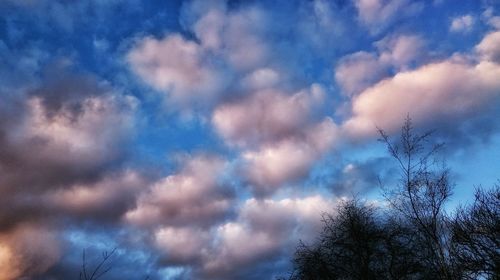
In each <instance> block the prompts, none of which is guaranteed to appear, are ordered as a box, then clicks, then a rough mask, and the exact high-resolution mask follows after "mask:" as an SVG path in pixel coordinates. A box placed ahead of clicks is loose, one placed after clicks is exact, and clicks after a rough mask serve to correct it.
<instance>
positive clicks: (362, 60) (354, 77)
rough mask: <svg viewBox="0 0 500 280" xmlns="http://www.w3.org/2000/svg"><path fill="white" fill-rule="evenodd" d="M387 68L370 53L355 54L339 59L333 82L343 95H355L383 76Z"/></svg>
mask: <svg viewBox="0 0 500 280" xmlns="http://www.w3.org/2000/svg"><path fill="white" fill-rule="evenodd" d="M386 72H387V66H386V65H384V64H383V63H382V62H380V61H379V58H378V57H377V56H376V55H374V54H371V53H367V52H357V53H354V54H351V55H348V56H345V57H344V58H342V59H341V61H340V63H339V65H338V66H337V67H336V68H335V80H336V81H337V83H338V84H339V85H340V86H341V88H342V91H343V93H345V94H347V95H348V96H352V95H355V94H357V93H359V92H361V91H362V90H364V89H366V88H367V87H369V86H371V85H372V84H374V83H376V82H378V81H379V80H380V79H382V78H383V77H384V76H385V73H386Z"/></svg>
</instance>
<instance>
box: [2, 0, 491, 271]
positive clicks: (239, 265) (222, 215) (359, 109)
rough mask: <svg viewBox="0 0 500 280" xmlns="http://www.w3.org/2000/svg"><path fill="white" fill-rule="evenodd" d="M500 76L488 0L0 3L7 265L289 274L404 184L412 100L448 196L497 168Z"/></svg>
mask: <svg viewBox="0 0 500 280" xmlns="http://www.w3.org/2000/svg"><path fill="white" fill-rule="evenodd" d="M498 77H500V3H498V2H497V1H494V0H481V1H466V0H461V1H456V0H434V1H430V0H429V1H417V0H337V1H326V0H308V1H305V0H304V1H298V0H297V1H285V0H283V1H279V0H278V1H257V0H255V1H223V0H220V1H201V0H198V1H139V0H130V1H121V0H105V1H97V0H89V1H76V2H75V1H62V0H61V1H48V0H47V1H45V0H39V1H35V0H22V1H14V0H4V1H0V98H1V101H0V194H1V195H0V280H3V279H14V278H18V277H22V276H27V277H35V278H36V279H66V278H71V277H76V276H75V275H77V274H78V272H79V269H80V258H81V252H82V250H84V249H86V250H87V252H88V255H89V256H90V260H89V261H90V262H95V261H96V260H97V259H96V258H98V257H99V256H100V252H101V251H103V250H110V248H114V247H116V248H118V251H117V254H116V258H115V260H114V263H113V265H114V268H113V270H111V271H110V273H109V275H108V276H109V279H136V278H139V279H140V278H144V277H145V276H146V275H149V276H150V279H271V278H272V277H274V276H277V275H283V274H285V273H286V272H287V271H288V269H289V268H290V262H289V261H290V257H291V256H292V253H293V250H294V248H295V246H296V245H297V244H298V241H299V240H304V241H308V240H313V239H314V236H315V234H316V233H317V232H318V230H319V229H320V228H321V222H320V214H321V213H322V212H325V211H329V212H331V211H333V209H335V205H336V204H337V203H338V201H339V200H340V199H343V198H344V197H349V196H352V195H356V196H357V197H361V198H363V199H366V200H368V201H372V202H375V203H380V202H381V201H382V198H381V196H380V189H379V184H378V182H379V179H381V180H382V181H383V182H384V183H386V184H387V185H389V186H390V185H394V184H397V176H398V175H397V169H396V166H395V165H394V162H392V161H391V159H390V158H389V157H388V155H387V153H386V151H385V147H384V146H383V145H382V144H381V143H379V142H377V138H378V135H377V129H376V128H377V126H378V127H380V128H383V129H384V130H385V131H387V132H388V133H389V134H390V135H392V136H393V137H397V134H398V132H399V128H400V127H401V125H402V122H403V121H404V119H405V117H406V116H407V115H410V116H411V118H412V120H413V124H414V126H415V129H416V130H417V131H426V130H435V131H436V132H435V134H434V135H433V137H434V138H433V139H435V141H439V142H444V143H445V148H444V149H443V150H442V151H441V152H440V154H439V156H440V157H442V158H444V159H445V160H446V162H447V166H448V167H449V168H450V169H451V174H452V178H453V182H454V184H455V190H454V196H453V199H452V200H451V201H450V202H449V205H448V207H449V209H450V211H452V209H453V208H454V207H455V206H457V205H459V204H460V203H467V202H468V201H470V199H471V198H472V193H473V190H474V187H475V186H480V185H482V186H484V187H489V186H492V185H493V184H494V183H495V182H497V180H498V178H499V177H498V170H496V168H497V165H498V158H500V134H499V133H498V131H499V130H498V129H499V124H498V121H497V120H498V119H499V117H500V115H499V114H500V110H499V108H500V79H498ZM92 256H94V258H92ZM33 263H36V265H33Z"/></svg>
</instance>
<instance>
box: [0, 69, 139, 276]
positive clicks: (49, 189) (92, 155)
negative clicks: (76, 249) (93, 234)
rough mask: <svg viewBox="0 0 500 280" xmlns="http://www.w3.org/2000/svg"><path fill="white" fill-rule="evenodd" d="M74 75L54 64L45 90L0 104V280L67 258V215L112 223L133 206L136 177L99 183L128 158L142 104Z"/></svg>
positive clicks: (35, 89) (29, 91)
mask: <svg viewBox="0 0 500 280" xmlns="http://www.w3.org/2000/svg"><path fill="white" fill-rule="evenodd" d="M62 70H64V72H60V71H62ZM69 72H71V71H70V70H69V68H62V69H61V68H58V67H56V68H55V69H52V70H51V71H48V72H47V73H46V77H45V78H43V79H42V83H41V84H40V85H37V86H35V87H32V88H30V87H27V88H25V89H24V91H21V92H19V93H18V94H16V95H7V97H6V98H5V102H3V103H2V105H1V106H0V116H1V121H0V145H1V148H0V193H1V196H0V197H1V198H0V205H1V206H0V213H1V214H0V247H1V248H2V249H1V250H0V251H1V253H0V255H1V259H2V260H1V262H2V265H1V267H2V271H1V273H0V275H1V277H6V278H5V279H13V278H17V277H24V276H33V275H36V274H39V273H43V272H45V271H46V270H47V269H48V268H49V267H51V266H52V265H54V264H55V263H56V262H57V261H58V260H59V257H60V255H61V254H62V253H61V250H60V247H61V244H60V242H59V238H58V236H59V235H60V234H61V233H60V232H58V230H57V228H58V227H59V226H60V223H64V221H65V220H66V219H67V218H70V219H78V218H79V217H81V218H84V217H86V218H88V219H91V220H93V221H94V220H96V219H95V218H96V217H103V220H105V219H106V218H105V217H108V218H109V220H113V219H115V218H116V216H117V215H120V214H117V211H118V212H119V211H123V210H120V209H123V208H122V206H120V204H123V203H125V204H127V203H129V202H130V196H128V197H129V198H127V195H126V194H127V193H128V192H130V190H127V188H128V186H127V185H126V184H128V183H130V184H131V185H134V182H132V181H134V180H135V179H133V178H131V177H125V178H124V179H123V181H120V180H121V179H122V177H121V176H122V174H119V175H115V178H113V179H111V178H106V179H103V180H104V181H101V179H102V178H103V177H106V176H108V175H107V174H108V172H110V171H111V170H113V169H114V166H115V165H117V164H119V162H121V161H123V159H124V158H125V157H126V153H127V151H126V150H125V149H123V145H126V144H127V143H129V142H130V139H131V138H132V137H133V130H134V123H135V119H134V114H135V111H136V108H137V105H138V101H137V100H136V99H135V98H133V97H129V96H125V95H121V94H119V93H117V92H114V91H113V90H111V88H110V87H109V86H107V85H105V84H100V83H99V82H97V80H96V79H95V78H92V77H90V76H87V75H80V74H67V73H69ZM61 73H64V74H61ZM54 75H58V76H57V79H56V78H55V76H54ZM110 176H111V175H110ZM115 180H116V182H115ZM121 183H124V184H125V187H123V189H121V187H122V185H121ZM135 183H136V185H137V184H138V182H135ZM130 188H132V187H130ZM122 190H123V191H122ZM118 191H120V192H118ZM124 194H125V195H124ZM127 199H128V201H129V202H124V201H127ZM123 207H125V206H123ZM112 213H115V216H114V217H112V216H113V214H112ZM59 218H60V220H59ZM5 269H6V270H7V271H4V270H5Z"/></svg>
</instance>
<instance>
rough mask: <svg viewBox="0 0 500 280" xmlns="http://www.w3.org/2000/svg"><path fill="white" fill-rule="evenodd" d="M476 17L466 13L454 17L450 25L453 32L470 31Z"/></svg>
mask: <svg viewBox="0 0 500 280" xmlns="http://www.w3.org/2000/svg"><path fill="white" fill-rule="evenodd" d="M474 22H475V19H474V17H473V16H472V15H464V16H459V17H456V18H453V20H452V21H451V25H450V31H452V32H469V31H471V30H472V28H473V27H474Z"/></svg>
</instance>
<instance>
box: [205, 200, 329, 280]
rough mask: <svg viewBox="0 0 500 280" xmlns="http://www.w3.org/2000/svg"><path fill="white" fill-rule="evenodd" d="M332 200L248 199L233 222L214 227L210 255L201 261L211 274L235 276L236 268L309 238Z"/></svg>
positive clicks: (269, 257)
mask: <svg viewBox="0 0 500 280" xmlns="http://www.w3.org/2000/svg"><path fill="white" fill-rule="evenodd" d="M332 209H333V202H332V201H330V200H326V199H324V198H322V197H320V196H309V197H304V198H295V199H293V198H289V199H282V200H271V199H265V200H257V199H254V198H252V199H249V200H247V201H246V202H245V203H244V205H243V206H242V208H241V210H240V212H239V215H238V218H237V220H236V221H232V222H227V223H225V224H222V225H221V226H219V227H218V228H217V231H216V234H217V236H218V238H217V240H219V242H218V243H217V245H216V247H215V249H214V254H213V255H212V256H211V258H210V259H207V260H205V262H204V264H203V273H205V274H206V275H208V276H211V277H215V278H216V277H217V276H220V275H237V273H238V268H239V267H251V265H252V264H253V265H255V264H257V263H262V262H265V261H267V260H270V259H272V258H274V257H277V256H280V255H281V254H282V252H283V251H285V252H288V251H290V250H293V248H295V246H296V244H297V242H298V240H299V239H302V240H304V241H308V240H311V238H313V236H314V234H316V233H317V231H318V230H319V229H320V228H321V221H320V215H321V213H324V212H327V211H331V210H332Z"/></svg>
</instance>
